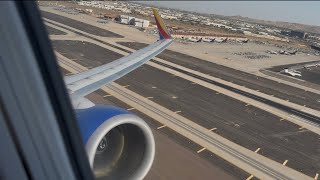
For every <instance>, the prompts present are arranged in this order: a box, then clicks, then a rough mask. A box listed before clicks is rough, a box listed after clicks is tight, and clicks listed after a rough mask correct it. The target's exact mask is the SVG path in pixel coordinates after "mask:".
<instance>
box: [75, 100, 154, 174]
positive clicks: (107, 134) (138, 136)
mask: <svg viewBox="0 0 320 180" xmlns="http://www.w3.org/2000/svg"><path fill="white" fill-rule="evenodd" d="M76 115H77V120H78V123H79V127H80V132H81V135H82V138H83V141H84V143H85V149H86V152H87V155H88V158H89V162H90V165H91V167H92V169H93V172H94V174H95V176H96V178H97V179H143V178H144V177H145V175H146V174H147V173H148V171H149V169H150V168H151V165H152V162H153V159H154V154H155V143H154V138H153V135H152V132H151V129H150V128H149V126H148V125H147V124H146V123H145V122H144V121H143V120H142V119H141V118H139V117H138V116H136V115H134V114H132V113H130V112H128V111H126V110H123V109H120V108H117V107H113V106H100V105H99V106H93V107H90V108H87V109H77V110H76Z"/></svg>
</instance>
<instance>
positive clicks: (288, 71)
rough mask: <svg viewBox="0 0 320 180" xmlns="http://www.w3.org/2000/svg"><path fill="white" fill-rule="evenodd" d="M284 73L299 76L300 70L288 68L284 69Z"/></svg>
mask: <svg viewBox="0 0 320 180" xmlns="http://www.w3.org/2000/svg"><path fill="white" fill-rule="evenodd" d="M283 72H284V73H286V74H289V75H290V76H299V77H301V76H302V75H301V72H299V71H297V70H290V69H284V71H283Z"/></svg>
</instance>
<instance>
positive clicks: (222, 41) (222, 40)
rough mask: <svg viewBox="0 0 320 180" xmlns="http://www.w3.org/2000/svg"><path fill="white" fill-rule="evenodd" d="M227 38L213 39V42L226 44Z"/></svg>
mask: <svg viewBox="0 0 320 180" xmlns="http://www.w3.org/2000/svg"><path fill="white" fill-rule="evenodd" d="M227 40H228V38H225V39H215V40H214V42H217V43H224V42H227Z"/></svg>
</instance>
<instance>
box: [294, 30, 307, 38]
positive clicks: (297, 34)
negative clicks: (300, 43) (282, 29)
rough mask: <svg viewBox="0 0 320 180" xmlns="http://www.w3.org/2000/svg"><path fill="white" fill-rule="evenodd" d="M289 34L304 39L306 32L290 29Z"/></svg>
mask: <svg viewBox="0 0 320 180" xmlns="http://www.w3.org/2000/svg"><path fill="white" fill-rule="evenodd" d="M290 36H291V37H297V38H301V39H304V38H305V36H306V33H305V32H303V31H291V33H290Z"/></svg>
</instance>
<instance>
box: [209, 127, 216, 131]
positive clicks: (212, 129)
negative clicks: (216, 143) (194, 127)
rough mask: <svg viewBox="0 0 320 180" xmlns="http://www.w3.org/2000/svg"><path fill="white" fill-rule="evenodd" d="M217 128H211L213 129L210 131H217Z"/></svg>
mask: <svg viewBox="0 0 320 180" xmlns="http://www.w3.org/2000/svg"><path fill="white" fill-rule="evenodd" d="M216 129H217V128H211V129H209V131H214V130H216Z"/></svg>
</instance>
